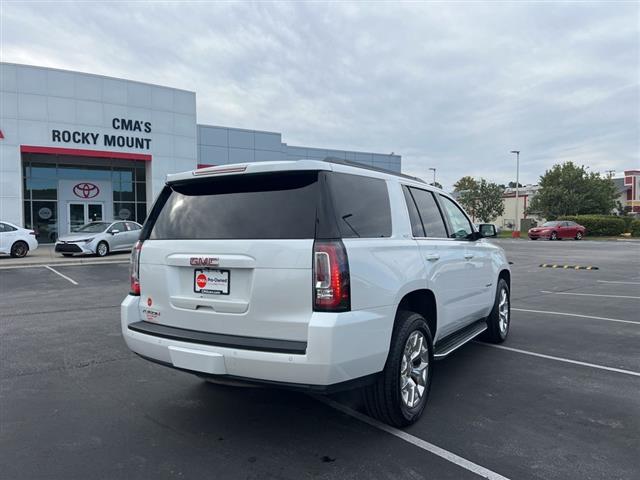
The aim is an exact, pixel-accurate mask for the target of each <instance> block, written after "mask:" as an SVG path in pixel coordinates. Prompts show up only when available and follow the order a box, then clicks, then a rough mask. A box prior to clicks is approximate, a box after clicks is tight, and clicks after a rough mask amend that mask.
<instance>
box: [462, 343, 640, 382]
mask: <svg viewBox="0 0 640 480" xmlns="http://www.w3.org/2000/svg"><path fill="white" fill-rule="evenodd" d="M474 343H477V344H478V345H484V346H485V347H491V348H499V349H500V350H509V351H510V352H516V353H522V354H524V355H531V356H532V357H540V358H546V359H548V360H556V361H557V362H564V363H571V364H573V365H582V366H583V367H590V368H597V369H598V370H607V371H609V372H616V373H624V374H625V375H633V376H634V377H640V372H634V371H632V370H623V369H622V368H614V367H605V366H604V365H596V364H595V363H587V362H579V361H577V360H571V359H569V358H562V357H554V356H553V355H545V354H543V353H536V352H530V351H528V350H520V349H519V348H512V347H505V346H504V345H493V344H490V343H483V342H474Z"/></svg>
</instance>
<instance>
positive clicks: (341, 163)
mask: <svg viewBox="0 0 640 480" xmlns="http://www.w3.org/2000/svg"><path fill="white" fill-rule="evenodd" d="M299 170H325V171H334V172H342V173H352V174H357V175H364V176H369V177H374V178H382V179H385V180H400V179H403V180H406V181H408V182H407V183H413V184H415V185H418V186H420V187H422V188H424V187H428V188H429V189H435V190H439V189H438V188H437V187H434V186H432V185H429V184H427V183H426V182H424V181H423V180H421V179H419V178H417V177H411V176H409V175H404V174H402V173H396V172H391V171H387V170H383V169H380V168H375V167H369V166H366V165H362V164H359V163H356V162H350V161H348V160H342V159H338V158H332V157H327V158H325V159H324V160H282V161H271V162H249V163H234V164H229V165H220V166H215V167H206V168H200V169H197V170H191V171H187V172H181V173H175V174H170V175H167V182H169V183H170V182H179V181H183V180H190V179H193V178H201V177H208V176H216V177H217V176H226V175H238V174H241V175H242V174H251V173H267V172H286V171H299Z"/></svg>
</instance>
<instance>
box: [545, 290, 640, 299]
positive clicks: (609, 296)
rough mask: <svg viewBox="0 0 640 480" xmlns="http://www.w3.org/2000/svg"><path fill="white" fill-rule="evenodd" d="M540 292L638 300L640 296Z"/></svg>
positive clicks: (555, 293) (554, 293)
mask: <svg viewBox="0 0 640 480" xmlns="http://www.w3.org/2000/svg"><path fill="white" fill-rule="evenodd" d="M540 293H550V294H551V295H576V296H580V297H607V298H632V299H634V300H640V297H632V296H630V295H601V294H599V293H573V292H550V291H548V290H540Z"/></svg>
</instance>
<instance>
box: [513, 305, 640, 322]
mask: <svg viewBox="0 0 640 480" xmlns="http://www.w3.org/2000/svg"><path fill="white" fill-rule="evenodd" d="M511 310H514V311H516V312H530V313H545V314H547V315H565V316H567V317H582V318H592V319H593V320H606V321H607V322H620V323H633V324H636V325H640V322H634V321H633V320H620V319H618V318H607V317H594V316H592V315H579V314H577V313H564V312H549V311H547V310H528V309H526V308H513V307H511Z"/></svg>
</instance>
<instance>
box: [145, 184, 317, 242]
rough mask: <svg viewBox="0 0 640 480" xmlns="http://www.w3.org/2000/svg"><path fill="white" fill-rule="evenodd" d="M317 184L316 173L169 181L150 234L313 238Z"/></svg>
mask: <svg viewBox="0 0 640 480" xmlns="http://www.w3.org/2000/svg"><path fill="white" fill-rule="evenodd" d="M317 184H318V172H285V173H282V172H278V173H271V174H257V175H237V176H231V177H229V176H228V177H219V178H206V179H202V180H199V181H191V182H185V183H182V184H180V183H176V184H172V185H169V186H168V187H167V188H168V189H170V192H163V194H161V196H160V198H159V200H158V202H159V205H158V206H157V207H154V212H153V214H154V215H153V216H154V217H155V215H156V214H157V218H156V219H155V222H154V223H153V226H152V228H151V232H150V234H149V238H150V239H151V240H177V239H277V238H282V239H302V238H309V239H310V238H314V233H315V220H316V205H317V203H318V202H317V199H318V188H317ZM164 199H166V201H165V202H164V205H161V204H160V203H161V202H162V201H163V200H164ZM156 208H159V209H160V211H159V212H158V211H157V210H156ZM150 221H153V219H150ZM146 229H147V227H146V226H145V230H146Z"/></svg>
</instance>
